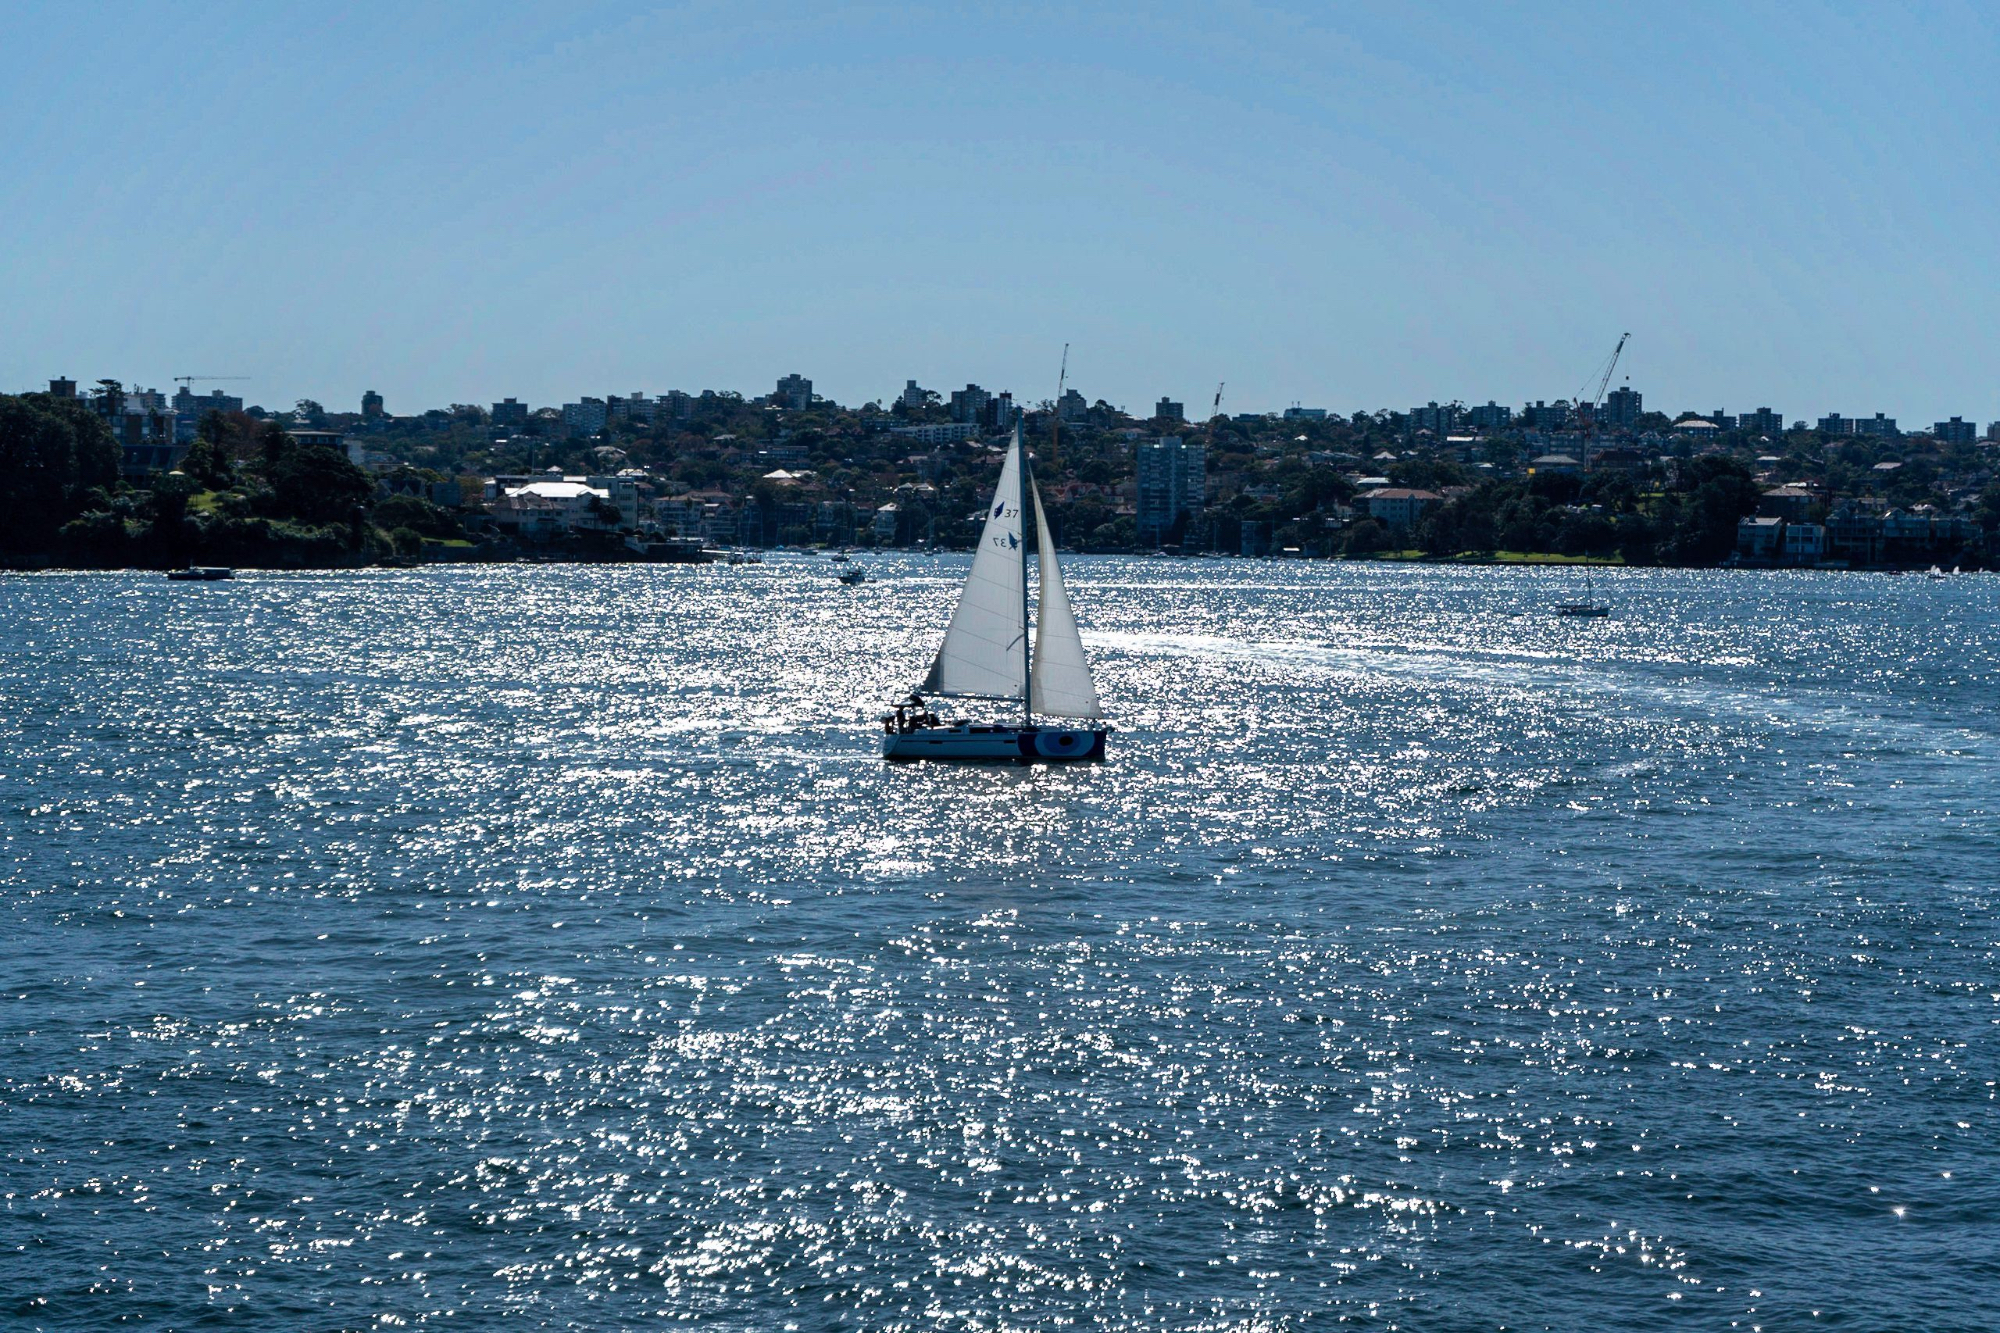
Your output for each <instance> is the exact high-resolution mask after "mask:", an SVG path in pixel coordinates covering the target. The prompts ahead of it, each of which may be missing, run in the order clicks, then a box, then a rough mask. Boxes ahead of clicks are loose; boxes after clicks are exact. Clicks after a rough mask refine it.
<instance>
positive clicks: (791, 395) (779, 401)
mask: <svg viewBox="0 0 2000 1333" xmlns="http://www.w3.org/2000/svg"><path fill="white" fill-rule="evenodd" d="M771 402H772V404H773V405H774V406H777V407H788V408H790V409H791V410H792V411H794V412H803V411H805V410H806V409H807V408H809V407H811V406H812V405H813V382H812V381H811V380H809V379H807V378H806V377H805V376H803V375H799V374H791V375H787V376H785V377H784V378H783V379H781V380H779V381H778V387H777V390H776V391H775V392H774V393H772V395H771Z"/></svg>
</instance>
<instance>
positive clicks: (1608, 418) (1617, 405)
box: [1597, 384, 1646, 430]
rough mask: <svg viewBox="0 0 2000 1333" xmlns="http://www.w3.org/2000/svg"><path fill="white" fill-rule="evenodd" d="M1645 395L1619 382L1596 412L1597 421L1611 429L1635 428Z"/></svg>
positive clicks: (1642, 408)
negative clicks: (1601, 407)
mask: <svg viewBox="0 0 2000 1333" xmlns="http://www.w3.org/2000/svg"><path fill="white" fill-rule="evenodd" d="M1645 402H1646V397H1645V395H1644V394H1642V393H1640V392H1639V391H1638V390H1637V389H1635V388H1633V387H1632V386H1631V385H1629V384H1621V385H1619V386H1618V387H1617V388H1615V389H1613V390H1612V391H1611V392H1610V394H1609V395H1608V396H1607V397H1606V398H1605V400H1604V407H1603V409H1602V410H1601V411H1600V412H1599V413H1598V415H1597V419H1598V422H1599V423H1600V424H1602V425H1605V426H1608V427H1610V428H1611V429H1612V430H1636V429H1637V428H1638V425H1639V414H1640V413H1641V412H1643V411H1644V410H1645Z"/></svg>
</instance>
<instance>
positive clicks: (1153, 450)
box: [1134, 435, 1208, 542]
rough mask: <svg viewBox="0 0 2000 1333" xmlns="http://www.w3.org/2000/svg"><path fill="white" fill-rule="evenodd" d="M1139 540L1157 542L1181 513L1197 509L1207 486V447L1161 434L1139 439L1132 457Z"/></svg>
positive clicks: (1193, 512)
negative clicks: (1136, 486) (1147, 438)
mask: <svg viewBox="0 0 2000 1333" xmlns="http://www.w3.org/2000/svg"><path fill="white" fill-rule="evenodd" d="M1134 462H1135V468H1134V471H1135V473H1136V474H1137V480H1138V509H1139V513H1138V527H1139V540H1140V541H1141V542H1147V541H1151V542H1158V541H1160V540H1162V539H1163V538H1164V536H1165V534H1166V533H1167V532H1168V531H1170V530H1171V529H1172V528H1173V526H1174V524H1175V523H1177V522H1179V521H1180V518H1181V516H1182V515H1184V514H1185V515H1193V514H1197V513H1199V512H1200V511H1201V505H1202V499H1203V497H1204V496H1205V494H1206V492H1207V489H1208V451H1207V449H1206V448H1205V447H1204V446H1202V445H1201V444H1200V443H1198V442H1196V441H1194V440H1183V439H1177V438H1175V437H1174V436H1171V435H1162V436H1160V437H1158V438H1157V439H1152V440H1141V441H1140V442H1139V444H1138V447H1137V456H1136V458H1135V460H1134Z"/></svg>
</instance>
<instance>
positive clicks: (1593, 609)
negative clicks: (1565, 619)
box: [1556, 565, 1611, 616]
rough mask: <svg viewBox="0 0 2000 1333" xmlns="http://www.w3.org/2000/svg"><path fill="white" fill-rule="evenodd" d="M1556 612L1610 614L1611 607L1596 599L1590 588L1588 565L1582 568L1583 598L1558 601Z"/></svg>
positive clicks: (1578, 614)
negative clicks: (1573, 600)
mask: <svg viewBox="0 0 2000 1333" xmlns="http://www.w3.org/2000/svg"><path fill="white" fill-rule="evenodd" d="M1556 614H1557V615H1559V616H1608V615H1610V614H1611V608H1610V607H1608V606H1606V605H1605V604H1604V603H1603V602H1600V601H1598V600H1597V596H1596V593H1595V592H1594V591H1593V590H1592V588H1591V580H1590V566H1588V565H1585V566H1584V569H1583V600H1582V601H1580V602H1562V603H1559V604H1558V605H1557V606H1556Z"/></svg>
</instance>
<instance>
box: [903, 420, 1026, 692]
mask: <svg viewBox="0 0 2000 1333" xmlns="http://www.w3.org/2000/svg"><path fill="white" fill-rule="evenodd" d="M1023 536H1024V531H1023V527H1022V523H1021V435H1020V431H1019V430H1018V429H1016V431H1015V433H1014V442H1013V445H1012V446H1011V447H1010V448H1009V449H1008V450H1007V459H1006V461H1005V462H1003V463H1002V464H1001V465H1000V484H999V485H998V486H996V487H994V488H993V502H992V503H991V504H990V505H988V506H987V507H986V528H985V530H984V531H983V532H981V533H980V534H979V549H978V550H977V551H975V552H974V553H973V556H972V573H971V574H969V575H967V576H966V580H965V589H964V591H962V592H960V593H959V595H958V607H957V609H956V610H954V611H953V612H952V613H951V626H950V628H948V629H946V630H945V632H944V642H943V643H942V644H940V645H939V646H938V654H937V660H936V661H934V662H932V663H931V672H930V675H928V676H926V677H925V678H924V684H923V689H924V692H925V693H927V694H980V695H988V696H991V697H994V698H1001V699H1019V698H1021V697H1022V695H1023V694H1025V693H1026V686H1027V682H1026V681H1024V680H1022V679H1021V676H1022V668H1023V666H1024V663H1023V662H1022V657H1023V656H1024V654H1023V653H1022V651H1021V647H1022V644H1021V640H1022V638H1023V637H1024V636H1026V634H1027V632H1028V626H1027V623H1026V619H1025V612H1026V610H1027V607H1026V606H1025V605H1024V603H1023V596H1022V583H1023V581H1024V580H1025V578H1026V576H1027V563H1028V562H1027V561H1026V560H1024V559H1022V555H1021V542H1022V540H1023Z"/></svg>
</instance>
